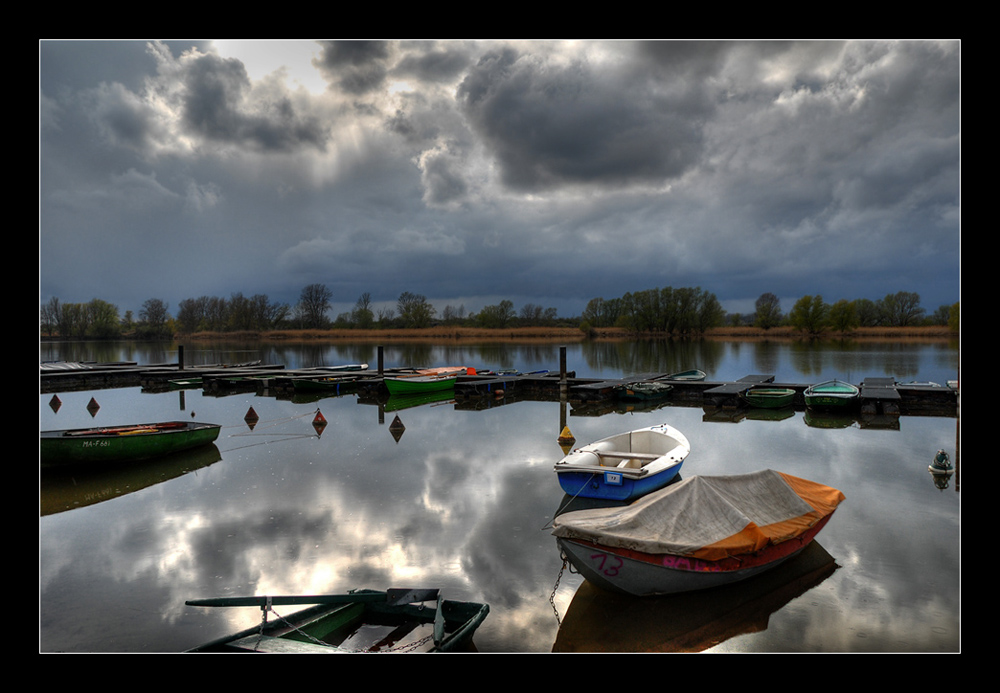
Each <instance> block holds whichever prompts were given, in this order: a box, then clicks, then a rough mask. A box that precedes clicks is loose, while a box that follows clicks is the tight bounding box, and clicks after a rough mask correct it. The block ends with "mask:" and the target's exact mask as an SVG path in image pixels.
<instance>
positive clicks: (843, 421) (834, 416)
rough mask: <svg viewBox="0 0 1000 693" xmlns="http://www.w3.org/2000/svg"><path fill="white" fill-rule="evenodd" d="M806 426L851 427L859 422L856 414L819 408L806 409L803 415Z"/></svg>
mask: <svg viewBox="0 0 1000 693" xmlns="http://www.w3.org/2000/svg"><path fill="white" fill-rule="evenodd" d="M802 420H803V421H804V422H805V424H806V426H809V427H810V428H828V429H837V428H850V427H851V426H853V425H854V424H856V423H857V422H858V419H857V417H856V416H855V415H854V414H851V413H848V412H840V411H823V410H817V409H806V413H805V415H804V416H803V417H802Z"/></svg>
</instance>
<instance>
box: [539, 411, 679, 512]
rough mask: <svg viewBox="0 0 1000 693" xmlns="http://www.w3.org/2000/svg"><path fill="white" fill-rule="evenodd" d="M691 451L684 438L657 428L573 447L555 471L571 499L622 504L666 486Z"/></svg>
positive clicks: (666, 427)
mask: <svg viewBox="0 0 1000 693" xmlns="http://www.w3.org/2000/svg"><path fill="white" fill-rule="evenodd" d="M690 452H691V444H690V443H689V442H688V439H687V438H686V437H685V436H684V434H683V433H681V432H680V431H678V430H677V429H676V428H674V427H673V426H670V425H668V424H660V425H658V426H650V427H648V428H640V429H638V430H635V431H629V432H627V433H619V434H618V435H613V436H610V437H608V438H602V439H601V440H598V441H596V442H593V443H590V444H589V445H585V446H583V447H581V448H577V449H575V450H573V451H571V452H570V453H569V454H568V455H566V456H565V457H563V458H562V459H561V460H559V462H557V463H556V465H555V472H556V475H557V476H558V478H559V485H560V486H562V489H563V491H565V492H566V493H567V494H568V495H570V496H573V497H581V498H600V499H604V500H619V501H627V500H632V499H634V498H639V497H640V496H644V495H646V494H647V493H651V492H653V491H656V490H658V489H661V488H663V487H664V486H666V485H667V484H669V483H670V482H671V481H672V480H673V479H674V478H675V477H676V476H677V474H678V473H679V472H680V471H681V465H682V464H683V463H684V460H685V458H687V456H688V454H689V453H690Z"/></svg>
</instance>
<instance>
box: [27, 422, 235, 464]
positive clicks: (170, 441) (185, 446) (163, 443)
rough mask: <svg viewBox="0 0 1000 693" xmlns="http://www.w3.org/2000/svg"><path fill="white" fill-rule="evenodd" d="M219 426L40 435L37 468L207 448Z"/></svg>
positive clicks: (168, 425)
mask: <svg viewBox="0 0 1000 693" xmlns="http://www.w3.org/2000/svg"><path fill="white" fill-rule="evenodd" d="M220 429H221V426H219V425H218V424H210V423H197V422H194V421H167V422H162V423H146V424H127V425H122V426H99V427H94V428H77V429H70V430H65V431H41V432H40V433H39V451H40V459H41V466H42V467H48V466H58V465H64V464H79V463H102V462H123V461H131V460H145V459H148V458H150V457H157V456H160V455H168V454H170V453H174V452H180V451H182V450H190V449H192V448H197V447H200V446H202V445H209V444H211V443H214V442H215V439H216V438H218V437H219V430H220Z"/></svg>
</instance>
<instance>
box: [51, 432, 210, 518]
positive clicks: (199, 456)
mask: <svg viewBox="0 0 1000 693" xmlns="http://www.w3.org/2000/svg"><path fill="white" fill-rule="evenodd" d="M221 459H222V454H221V453H220V452H219V448H218V447H216V446H215V445H214V444H211V445H205V446H202V447H199V448H196V449H194V450H187V451H184V452H175V453H173V454H170V455H164V456H162V457H157V458H156V459H152V460H147V461H146V462H143V463H142V464H103V465H88V466H85V467H78V466H69V467H54V468H46V469H43V470H42V473H41V474H40V477H39V494H38V500H39V506H40V507H39V510H40V512H41V514H42V515H54V514H56V513H61V512H64V511H66V510H73V509H75V508H83V507H86V506H88V505H94V504H96V503H101V502H103V501H106V500H111V499H113V498H118V497H119V496H124V495H127V494H129V493H133V492H135V491H141V490H142V489H144V488H149V487H150V486H155V485H156V484H159V483H162V482H164V481H170V480H171V479H176V478H177V477H179V476H183V475H184V474H187V473H188V472H191V471H195V470H197V469H202V468H203V467H208V466H209V465H212V464H215V463H216V462H218V461H219V460H221Z"/></svg>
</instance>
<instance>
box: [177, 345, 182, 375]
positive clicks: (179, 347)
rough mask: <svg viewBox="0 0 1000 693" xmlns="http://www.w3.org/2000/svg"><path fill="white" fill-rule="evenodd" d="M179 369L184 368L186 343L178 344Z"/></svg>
mask: <svg viewBox="0 0 1000 693" xmlns="http://www.w3.org/2000/svg"><path fill="white" fill-rule="evenodd" d="M177 370H179V371H182V370H184V345H183V344H180V345H178V346H177Z"/></svg>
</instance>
